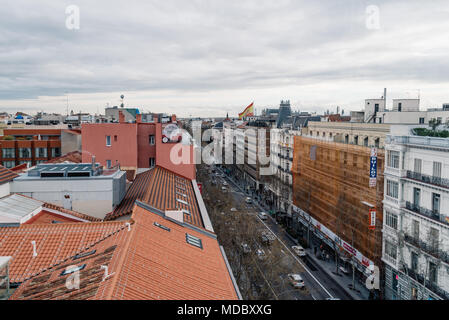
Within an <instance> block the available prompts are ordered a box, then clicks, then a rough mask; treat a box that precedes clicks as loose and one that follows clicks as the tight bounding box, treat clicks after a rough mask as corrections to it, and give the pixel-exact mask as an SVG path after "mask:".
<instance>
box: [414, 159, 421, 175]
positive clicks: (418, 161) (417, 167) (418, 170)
mask: <svg viewBox="0 0 449 320" xmlns="http://www.w3.org/2000/svg"><path fill="white" fill-rule="evenodd" d="M414 168H415V172H416V173H421V168H422V160H421V159H415V167H414Z"/></svg>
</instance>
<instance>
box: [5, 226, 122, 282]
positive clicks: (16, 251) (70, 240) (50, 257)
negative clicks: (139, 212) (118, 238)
mask: <svg viewBox="0 0 449 320" xmlns="http://www.w3.org/2000/svg"><path fill="white" fill-rule="evenodd" d="M124 226H125V222H123V221H111V222H90V223H57V224H30V225H21V226H20V227H8V228H2V232H0V256H11V257H12V259H11V264H10V271H9V273H10V279H11V282H22V281H24V280H26V279H27V278H30V277H32V276H34V275H36V274H39V273H40V272H42V271H43V270H45V269H47V268H48V267H50V266H53V265H56V264H59V263H62V262H63V261H65V260H66V259H67V258H68V257H71V256H73V255H75V254H77V253H78V252H82V251H84V250H86V249H87V248H89V247H91V246H92V245H94V244H95V243H96V242H98V241H100V240H102V239H104V238H106V237H108V236H110V235H111V234H113V233H115V232H117V231H118V230H120V229H121V228H123V227H124ZM31 241H35V242H36V251H37V256H36V257H33V246H32V244H31Z"/></svg>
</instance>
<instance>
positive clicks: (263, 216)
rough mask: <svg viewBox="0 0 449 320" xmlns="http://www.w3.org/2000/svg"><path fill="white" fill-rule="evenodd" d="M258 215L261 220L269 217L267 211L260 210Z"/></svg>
mask: <svg viewBox="0 0 449 320" xmlns="http://www.w3.org/2000/svg"><path fill="white" fill-rule="evenodd" d="M257 216H258V217H259V219H260V220H267V219H268V215H267V214H266V213H265V212H259V214H258V215H257Z"/></svg>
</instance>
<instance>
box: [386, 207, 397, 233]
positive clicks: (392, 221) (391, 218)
mask: <svg viewBox="0 0 449 320" xmlns="http://www.w3.org/2000/svg"><path fill="white" fill-rule="evenodd" d="M385 223H386V225H387V226H389V227H390V228H393V229H394V230H398V216H397V215H395V214H394V213H391V212H388V211H387V215H386V219H385Z"/></svg>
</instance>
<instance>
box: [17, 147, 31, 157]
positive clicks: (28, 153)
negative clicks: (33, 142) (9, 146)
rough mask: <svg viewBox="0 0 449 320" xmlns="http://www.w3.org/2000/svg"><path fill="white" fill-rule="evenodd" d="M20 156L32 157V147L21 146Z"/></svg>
mask: <svg viewBox="0 0 449 320" xmlns="http://www.w3.org/2000/svg"><path fill="white" fill-rule="evenodd" d="M19 158H31V148H19Z"/></svg>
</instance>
